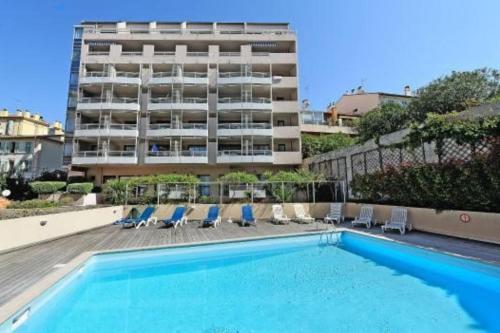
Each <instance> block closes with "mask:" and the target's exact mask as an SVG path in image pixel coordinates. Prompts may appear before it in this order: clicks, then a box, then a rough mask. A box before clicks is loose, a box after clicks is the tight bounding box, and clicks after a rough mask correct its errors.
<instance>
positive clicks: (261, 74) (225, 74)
mask: <svg viewBox="0 0 500 333" xmlns="http://www.w3.org/2000/svg"><path fill="white" fill-rule="evenodd" d="M219 77H220V78H230V77H255V78H262V77H271V74H270V73H266V72H251V73H242V72H221V73H219Z"/></svg>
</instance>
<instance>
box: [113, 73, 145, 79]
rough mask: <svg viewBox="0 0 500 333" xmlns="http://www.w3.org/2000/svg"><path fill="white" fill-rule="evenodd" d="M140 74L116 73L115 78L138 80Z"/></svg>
mask: <svg viewBox="0 0 500 333" xmlns="http://www.w3.org/2000/svg"><path fill="white" fill-rule="evenodd" d="M139 75H140V73H138V72H116V77H131V78H138V77H139Z"/></svg>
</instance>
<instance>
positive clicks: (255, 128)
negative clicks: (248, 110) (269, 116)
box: [217, 123, 273, 136]
mask: <svg viewBox="0 0 500 333" xmlns="http://www.w3.org/2000/svg"><path fill="white" fill-rule="evenodd" d="M217 135H218V136H241V135H263V136H272V135H273V128H272V126H271V124H268V123H249V124H244V123H226V124H218V126H217Z"/></svg>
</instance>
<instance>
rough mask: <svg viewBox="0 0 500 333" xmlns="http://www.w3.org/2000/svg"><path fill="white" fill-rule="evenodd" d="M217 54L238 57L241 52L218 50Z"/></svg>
mask: <svg viewBox="0 0 500 333" xmlns="http://www.w3.org/2000/svg"><path fill="white" fill-rule="evenodd" d="M219 56H221V57H239V56H241V52H219Z"/></svg>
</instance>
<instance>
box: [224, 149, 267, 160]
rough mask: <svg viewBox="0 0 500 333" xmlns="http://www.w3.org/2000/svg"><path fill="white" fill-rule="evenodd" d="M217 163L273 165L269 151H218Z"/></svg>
mask: <svg viewBox="0 0 500 333" xmlns="http://www.w3.org/2000/svg"><path fill="white" fill-rule="evenodd" d="M217 163H273V152H272V151H271V150H253V151H248V152H244V151H242V150H219V151H218V152H217Z"/></svg>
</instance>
